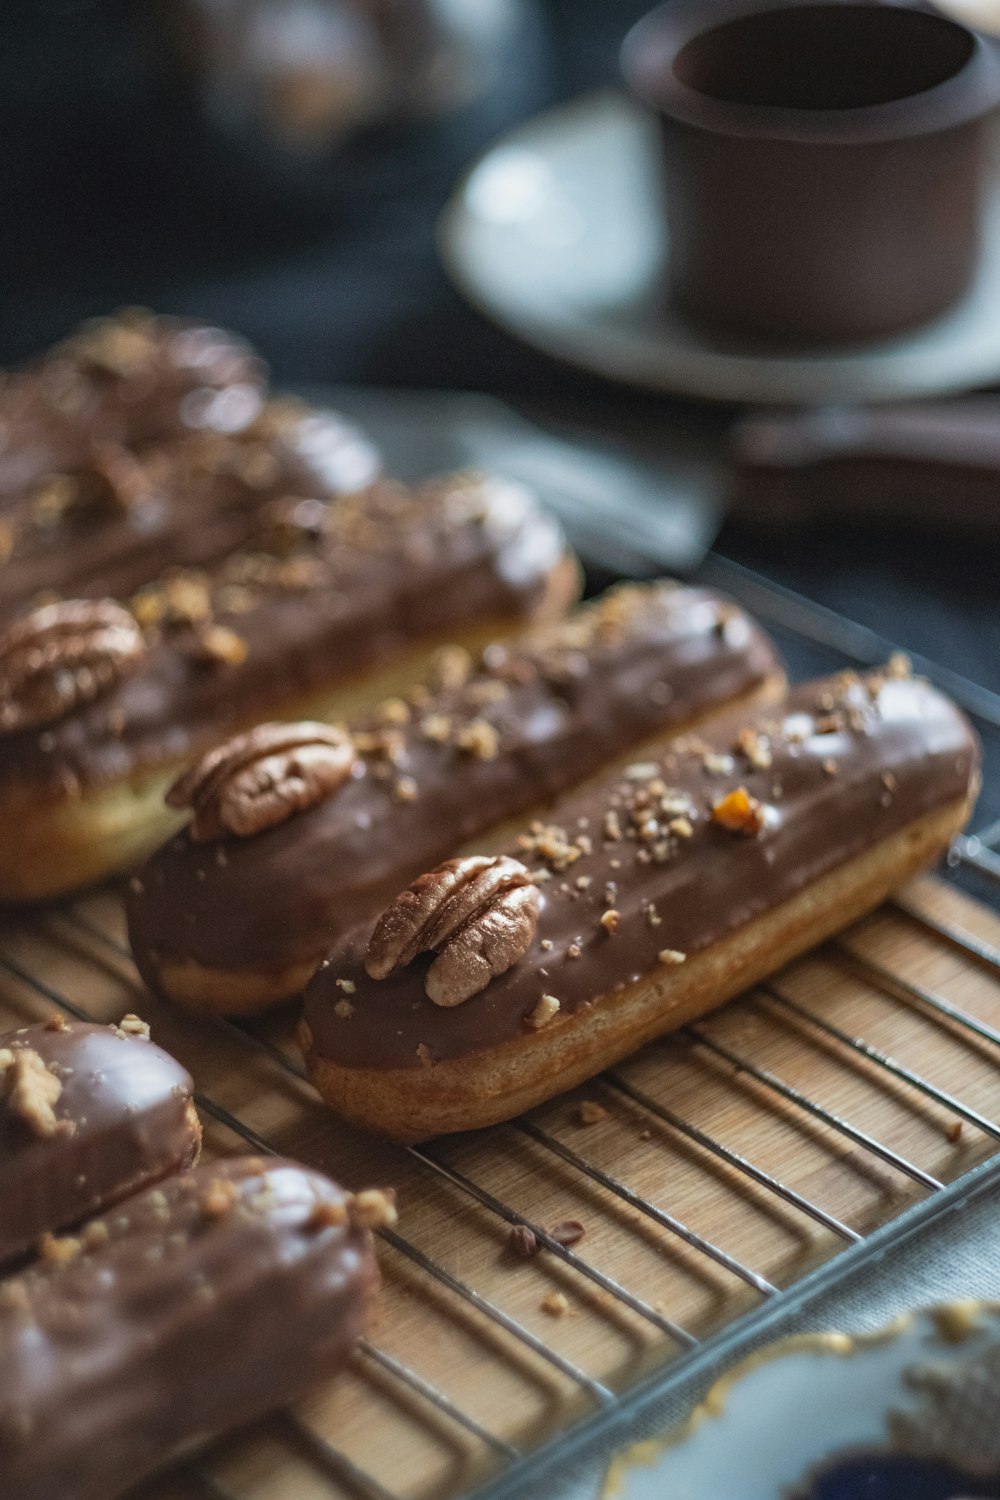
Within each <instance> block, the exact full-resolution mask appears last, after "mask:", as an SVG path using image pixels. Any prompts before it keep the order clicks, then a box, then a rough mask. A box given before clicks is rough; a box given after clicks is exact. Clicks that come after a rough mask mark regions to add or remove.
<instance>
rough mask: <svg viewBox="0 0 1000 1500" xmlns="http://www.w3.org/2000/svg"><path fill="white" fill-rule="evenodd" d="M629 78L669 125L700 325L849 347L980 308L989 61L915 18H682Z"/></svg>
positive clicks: (669, 171) (762, 7)
mask: <svg viewBox="0 0 1000 1500" xmlns="http://www.w3.org/2000/svg"><path fill="white" fill-rule="evenodd" d="M622 64H623V69H624V72H625V76H626V79H627V80H628V83H629V85H630V87H631V89H632V91H633V93H634V94H635V95H637V96H638V98H639V99H641V100H642V101H643V102H644V103H645V104H646V105H647V106H649V107H650V108H652V109H653V110H655V111H656V113H657V114H658V116H659V118H660V121H661V125H662V139H663V153H664V165H665V170H666V191H667V212H668V220H669V225H668V227H669V239H670V254H669V273H668V274H669V286H670V295H671V298H672V301H673V303H674V304H675V306H677V307H678V308H679V309H681V310H682V311H683V312H684V313H685V314H687V315H688V316H689V317H690V318H691V319H693V320H696V321H697V322H698V323H700V324H703V325H706V326H710V327H714V328H716V329H720V330H725V331H727V332H730V333H736V334H738V335H742V336H747V335H749V336H751V337H755V338H760V339H764V340H770V341H774V342H781V343H786V344H787V343H789V342H791V343H812V344H827V345H829V344H843V343H853V342H857V341H864V340H867V339H874V338H878V337H882V336H885V335H889V334H892V333H896V332H901V331H903V330H905V329H908V328H911V327H913V326H915V325H917V324H920V323H923V322H926V321H928V320H930V319H932V318H934V317H936V316H938V315H939V314H941V313H943V312H944V311H945V310H946V309H947V308H948V307H950V306H951V305H952V304H953V303H954V302H955V301H957V300H958V299H959V298H960V297H961V296H962V294H963V293H964V292H965V291H966V290H967V288H968V286H969V284H970V282H971V280H972V278H973V275H974V274H975V269H976V265H977V261H978V256H979V248H980V219H981V213H982V200H983V182H984V177H985V167H986V161H985V157H986V146H987V131H986V122H987V118H988V116H989V115H990V114H991V113H992V112H993V111H994V109H995V108H996V106H997V104H998V102H1000V61H998V54H997V53H996V52H995V51H994V44H993V43H991V42H989V41H986V40H984V39H983V38H981V37H979V36H978V35H976V33H974V32H972V31H970V30H968V29H966V28H965V27H963V26H960V25H958V24H957V23H956V22H954V21H951V20H948V19H946V18H945V17H943V16H940V15H937V14H934V13H932V12H931V11H929V10H921V9H911V8H909V7H904V6H896V5H880V4H858V3H854V0H825V3H823V4H812V3H808V0H767V3H761V0H756V3H753V0H749V3H748V0H670V3H668V4H667V5H664V6H661V7H659V8H658V9H657V10H655V11H653V12H652V13H651V14H650V15H648V16H646V17H645V19H644V20H642V21H640V22H639V23H638V25H636V26H635V27H633V29H632V31H631V32H630V33H629V35H628V37H627V38H626V40H625V45H624V48H623V52H622Z"/></svg>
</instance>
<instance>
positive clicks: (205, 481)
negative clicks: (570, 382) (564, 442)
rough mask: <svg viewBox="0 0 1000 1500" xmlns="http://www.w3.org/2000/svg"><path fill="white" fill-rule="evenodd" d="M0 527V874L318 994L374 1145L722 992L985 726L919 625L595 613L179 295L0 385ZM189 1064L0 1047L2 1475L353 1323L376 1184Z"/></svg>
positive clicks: (160, 958) (455, 1117)
mask: <svg viewBox="0 0 1000 1500" xmlns="http://www.w3.org/2000/svg"><path fill="white" fill-rule="evenodd" d="M0 558H2V565H0V806H2V807H3V809H4V811H5V814H6V818H7V820H8V824H9V825H10V826H12V827H16V830H17V835H16V838H14V837H12V838H10V839H8V840H5V841H3V843H2V844H0V900H4V901H7V902H26V901H38V900H43V899H47V898H51V897H54V896H58V895H62V894H64V893H67V892H70V891H73V890H75V889H78V888H80V887H83V886H85V885H88V884H90V883H92V882H94V881H97V880H100V879H103V878H106V877H108V876H112V875H116V874H126V873H127V874H128V876H129V879H128V883H127V894H126V906H127V916H128V926H129V936H130V941H131V945H132V950H133V953H134V956H135V960H136V963H137V965H138V968H139V970H140V973H141V974H142V977H143V979H144V980H145V982H146V984H147V985H148V987H149V988H150V989H151V990H152V991H153V992H154V993H156V994H157V995H159V996H162V997H166V998H167V999H169V1000H171V1001H174V1002H175V1003H176V1004H178V1005H181V1006H183V1007H185V1008H187V1009H188V1010H190V1011H195V1012H201V1013H203V1014H204V1015H206V1016H209V1017H219V1016H230V1015H232V1016H246V1015H247V1014H250V1013H254V1012H259V1011H261V1010H263V1009H265V1008H266V1007H269V1006H273V1005H277V1004H279V1003H281V1002H289V1001H292V1000H295V999H296V998H299V997H301V998H300V1004H301V1010H302V1018H301V1021H300V1024H299V1037H300V1041H301V1045H302V1049H303V1053H304V1055H305V1059H306V1064H307V1067H308V1071H309V1075H310V1077H311V1079H312V1081H313V1083H314V1084H315V1086H316V1088H317V1090H318V1091H319V1093H320V1094H321V1095H322V1097H323V1098H324V1099H325V1100H326V1101H327V1102H328V1103H329V1104H330V1106H331V1107H332V1108H333V1109H334V1110H335V1111H337V1113H338V1114H340V1115H341V1116H342V1117H343V1118H345V1119H347V1120H349V1121H351V1122H353V1123H354V1124H356V1125H360V1126H362V1127H364V1128H367V1129H369V1130H372V1131H375V1132H377V1133H380V1134H382V1135H385V1136H388V1137H390V1138H392V1139H395V1140H398V1141H404V1142H413V1141H418V1140H422V1139H426V1138H429V1137H433V1136H436V1135H440V1134H443V1133H447V1132H451V1131H463V1130H468V1129H473V1128H478V1127H481V1126H486V1125H490V1124H493V1123H496V1122H499V1121H502V1120H505V1119H508V1118H510V1117H512V1116H514V1115H515V1114H518V1113H520V1112H521V1111H523V1110H524V1109H527V1108H530V1107H531V1106H533V1105H536V1104H538V1103H540V1102H541V1101H543V1100H545V1099H547V1098H549V1097H551V1096H553V1095H554V1094H557V1093H559V1092H560V1091H562V1090H564V1089H567V1088H569V1087H572V1086H574V1085H576V1084H578V1083H580V1082H582V1081H583V1080H585V1079H587V1078H589V1077H591V1076H592V1075H593V1074H595V1073H597V1072H599V1071H600V1070H601V1069H603V1068H604V1067H606V1066H608V1065H609V1064H611V1063H613V1062H615V1061H616V1060H618V1059H619V1058H621V1057H623V1056H624V1055H626V1054H627V1053H629V1052H630V1051H632V1050H634V1049H635V1048H636V1047H638V1046H640V1045H641V1044H642V1043H644V1042H645V1041H647V1040H649V1039H651V1038H653V1037H655V1036H658V1035H660V1034H662V1033H663V1032H666V1031H669V1030H670V1029H671V1028H673V1027H676V1026H678V1025H680V1024H682V1023H683V1022H685V1021H688V1020H690V1019H692V1018H693V1017H696V1016H698V1015H701V1014H703V1013H705V1012H707V1011H709V1010H711V1009H712V1008H714V1007H716V1006H718V1005H720V1004H722V1003H723V1002H724V1001H725V1000H727V999H729V998H730V997H731V996H733V995H734V994H735V993H737V992H738V991H739V990H741V989H744V988H745V987H747V986H748V985H749V984H752V983H753V982H754V981H755V980H757V979H759V978H760V977H762V976H763V975H765V974H766V973H768V972H770V971H771V970H773V969H775V968H776V967H778V966H780V965H781V964H783V963H785V962H786V961H787V960H789V959H790V958H792V957H793V956H795V955H796V954H798V953H801V952H803V951H804V950H806V949H807V948H809V947H810V946H812V945H813V944H815V943H816V942H818V941H821V940H822V939H824V938H825V937H827V936H828V935H829V934H831V933H832V932H834V931H835V930H836V929H838V928H840V927H843V926H844V925H846V924H847V923H849V922H851V921H853V920H854V919H855V918H857V917H858V916H860V915H861V914H863V913H864V912H866V911H868V910H870V909H872V908H873V907H874V906H876V905H877V904H878V903H879V902H880V901H881V900H882V899H883V898H884V897H885V896H886V895H887V894H888V893H889V892H890V891H892V890H893V888H894V887H896V886H897V885H899V884H900V883H901V882H903V881H905V880H906V879H907V878H908V877H910V876H911V875H912V874H914V873H915V872H917V871H919V870H921V869H924V868H926V867H927V866H929V865H930V864H931V863H932V862H933V861H934V860H935V859H936V858H937V857H938V856H939V855H940V854H941V853H942V851H943V850H944V849H945V848H946V847H947V845H948V843H949V841H950V840H951V839H952V838H953V837H954V836H955V834H956V833H957V832H958V831H959V829H960V828H961V827H962V826H963V824H964V822H965V820H966V818H967V816H968V814H969V812H970V809H971V806H972V802H973V800H974V797H975V794H976V789H977V784H978V759H979V757H978V747H977V744H976V741H975V737H974V735H973V733H972V730H971V729H970V727H969V725H968V723H967V722H966V720H965V719H964V718H963V716H962V715H961V713H960V712H959V711H958V710H957V709H956V708H955V707H954V706H953V705H952V704H951V703H950V702H949V701H948V700H947V699H946V698H945V697H943V695H942V694H940V693H939V692H938V691H937V690H936V689H935V688H933V687H932V686H931V685H930V684H928V683H927V682H925V681H922V680H920V679H918V678H914V677H913V676H911V674H910V672H909V668H908V665H907V663H906V662H905V661H903V660H893V661H891V662H889V663H887V664H886V665H885V666H884V667H883V668H882V669H880V670H878V671H873V672H868V673H865V674H861V675H859V674H855V673H853V672H841V673H838V674H837V675H835V676H833V677H830V678H826V679H823V680H821V681H817V682H812V683H809V684H806V685H803V686H796V687H789V685H788V684H787V682H786V679H785V674H784V671H783V669H782V666H781V663H780V661H779V658H778V656H777V654H776V652H775V650H774V648H773V646H772V645H771V643H770V642H769V641H768V639H767V638H766V636H765V635H764V634H763V632H762V631H761V630H760V629H759V627H758V626H757V625H756V624H755V623H754V622H753V621H752V620H751V619H750V618H748V617H747V615H745V614H744V613H743V611H742V610H741V609H739V608H738V607H737V606H736V605H735V604H733V603H732V602H730V601H728V600H726V599H724V598H721V597H719V596H717V595H715V594H713V593H710V592H708V591H706V590H704V589H701V588H696V587H688V586H685V585H682V584H678V583H674V582H670V581H659V582H652V583H641V584H638V583H637V584H623V585H619V586H617V587H615V588H613V589H611V590H609V591H608V592H607V593H606V594H605V595H603V596H602V597H599V598H597V599H592V600H589V601H587V602H585V603H579V602H577V600H578V596H579V592H580V573H579V569H578V566H577V564H576V562H575V560H574V558H573V556H572V554H571V553H570V551H569V550H568V548H567V546H566V543H565V541H564V538H563V537H562V534H561V532H560V529H559V527H558V525H557V524H556V523H555V522H554V521H553V520H552V518H551V517H549V516H548V515H547V514H546V513H545V511H544V509H542V508H541V507H540V506H539V504H538V503H537V501H536V499H535V497H534V496H533V495H532V494H531V493H529V492H528V491H527V490H526V489H525V488H524V487H523V486H520V485H518V484H515V483H513V482H510V481H507V480H504V479H502V478H498V477H495V476H483V475H479V474H467V473H463V474H458V475H450V476H446V477H443V478H438V479H434V480H432V481H429V482H427V483H425V484H423V485H421V486H419V487H417V488H411V487H408V486H406V485H403V484H401V483H400V482H398V481H397V480H395V479H393V478H391V477H389V476H387V475H386V474H385V473H384V472H383V471H382V468H381V464H380V460H379V456H378V454H377V452H376V451H375V449H374V447H373V446H372V445H371V443H370V442H369V441H368V440H367V438H366V437H365V436H364V434H363V433H362V432H360V431H359V430H358V429H357V428H356V427H354V426H353V425H352V424H351V423H349V422H347V421H345V420H344V419H343V418H342V417H340V416H338V415H337V414H335V413H332V412H329V411H321V410H316V409H313V408H310V407H308V406H306V405H304V404H303V403H301V402H295V401H289V400H282V399H276V398H274V397H273V396H272V395H271V393H270V391H269V388H268V383H267V375H266V370H265V368H264V366H263V364H262V362H261V361H260V359H259V358H258V357H257V356H256V354H255V353H254V352H253V351H252V350H251V349H250V348H249V347H248V346H247V345H246V344H245V343H244V342H242V341H241V340H240V339H238V338H236V337H234V336H233V335H230V334H228V333H225V332H222V331H220V330H218V329H214V328H206V327H201V326H198V325H197V324H194V323H189V322H184V321H181V320H177V319H170V318H161V317H154V316H153V315H151V314H148V313H144V312H139V311H128V312H125V313H120V314H118V315H116V316H115V317H113V318H107V319H100V320H95V321H94V322H92V323H90V324H87V325H84V327H82V328H81V329H80V330H79V331H78V332H77V333H76V334H74V335H73V336H71V337H70V338H68V339H67V340H66V341H65V342H63V343H62V344H60V345H58V346H57V347H56V348H55V349H53V350H52V351H51V352H50V353H49V354H48V355H46V356H45V357H44V358H43V359H41V360H39V361H38V362H36V363H35V364H33V365H31V366H28V367H26V368H25V369H23V370H20V371H17V372H15V373H13V374H11V375H9V376H8V377H7V378H6V381H5V383H4V384H3V385H0ZM192 1097H193V1096H192V1085H191V1080H190V1078H189V1077H188V1075H187V1074H186V1073H185V1072H184V1070H183V1069H182V1068H180V1066H179V1065H178V1064H177V1063H175V1062H173V1060H172V1059H170V1058H168V1057H167V1056H166V1054H164V1053H162V1052H160V1051H159V1049H158V1048H156V1047H155V1045H154V1044H153V1043H152V1042H151V1041H150V1040H149V1037H148V1032H147V1030H146V1028H145V1027H143V1025H142V1023H140V1022H138V1021H136V1020H135V1018H131V1017H130V1018H126V1020H125V1021H123V1022H122V1024H121V1025H120V1026H118V1027H97V1026H87V1025H84V1024H82V1023H79V1022H68V1021H62V1020H58V1019H56V1018H53V1019H52V1020H50V1021H49V1022H47V1023H42V1024H40V1025H37V1026H31V1027H27V1028H22V1029H21V1030H20V1031H17V1032H15V1033H11V1034H10V1035H9V1036H7V1037H6V1038H3V1037H0V1173H6V1175H7V1183H8V1189H9V1190H8V1192H7V1193H6V1195H5V1202H6V1203H7V1205H8V1214H7V1216H6V1218H5V1222H4V1226H3V1228H2V1229H0V1255H2V1256H3V1261H2V1263H0V1264H2V1266H3V1270H4V1273H5V1274H4V1275H3V1277H2V1279H0V1490H2V1491H3V1493H5V1494H6V1493H8V1492H9V1493H11V1494H14V1493H16V1494H17V1495H18V1496H19V1497H23V1500H35V1497H38V1500H42V1497H46V1496H51V1495H54V1494H60V1495H66V1496H72V1497H73V1500H98V1497H103V1500H108V1497H110V1496H114V1495H117V1494H119V1493H121V1492H122V1491H123V1490H124V1489H126V1488H127V1487H128V1486H129V1485H130V1484H132V1483H134V1482H135V1481H136V1480H137V1479H138V1478H141V1477H142V1476H143V1475H144V1474H145V1473H146V1472H148V1471H149V1470H150V1469H151V1468H152V1467H154V1466H155V1465H157V1464H158V1463H160V1462H162V1461H163V1460H164V1459H166V1458H168V1457H169V1456H170V1455H171V1454H173V1453H176V1452H178V1451H181V1450H183V1449H185V1448H187V1447H189V1446H190V1444H191V1443H192V1441H194V1440H195V1439H201V1438H204V1437H205V1436H208V1435H211V1434H212V1433H215V1432H219V1431H222V1430H224V1429H226V1428H228V1427H230V1426H232V1425H234V1424H237V1423H242V1422H245V1421H247V1420H249V1419H250V1418H252V1417H253V1416H254V1415H255V1414H257V1413H259V1412H260V1411H263V1410H265V1409H266V1408H268V1407H269V1406H272V1405H274V1404H275V1403H276V1402H281V1401H284V1400H287V1399H289V1398H290V1397H291V1396H292V1395H294V1394H295V1393H296V1392H297V1391H298V1390H300V1389H301V1388H302V1387H303V1386H304V1385H306V1384H308V1382H309V1381H310V1380H313V1379H315V1378H317V1377H318V1376H320V1375H323V1374H328V1373H330V1372H331V1371H332V1370H333V1369H335V1368H336V1367H337V1366H338V1365H339V1364H341V1363H342V1362H343V1360H344V1359H345V1357H346V1356H347V1354H348V1352H349V1350H350V1347H351V1345H352V1343H353V1341H354V1339H355V1338H356V1336H357V1334H358V1333H359V1331H360V1330H361V1328H362V1326H363V1324H364V1319H365V1315H366V1309H367V1306H368V1304H369V1302H370V1300H371V1297H372V1294H373V1291H374V1288H375V1286H376V1284H377V1275H376V1271H375V1266H374V1259H373V1253H372V1247H371V1234H372V1231H373V1230H377V1229H378V1228H381V1227H384V1226H386V1225H388V1224H389V1223H391V1222H392V1220H393V1217H394V1214H395V1210H394V1208H393V1204H392V1200H391V1194H388V1193H386V1192H383V1191H381V1190H377V1189H363V1190H361V1191H359V1192H357V1193H353V1194H352V1193H347V1192H344V1191H342V1190H341V1189H340V1188H337V1187H336V1186H334V1185H333V1184H332V1183H330V1182H329V1181H328V1180H327V1179H325V1178H324V1177H322V1176H320V1175H319V1174H317V1173H315V1172H313V1171H310V1170H308V1169H307V1168H305V1167H302V1166H298V1165H296V1164H294V1163H291V1162H287V1161H278V1160H274V1159H268V1160H266V1161H261V1160H258V1159H254V1158H240V1159H225V1160H222V1161H220V1162H216V1163H214V1164H209V1165H207V1166H202V1167H196V1166H194V1160H195V1157H196V1156H197V1153H198V1148H199V1131H198V1125H197V1116H196V1114H195V1112H194V1108H193V1104H192ZM89 1345H92V1346H93V1347H92V1355H93V1357H92V1358H91V1357H89V1356H88V1358H86V1359H81V1358H80V1357H79V1351H80V1349H81V1347H85V1346H89ZM235 1347H238V1349H239V1357H238V1359H236V1358H232V1357H230V1354H231V1351H232V1350H233V1348H235ZM216 1350H218V1357H217V1358H214V1357H213V1355H214V1353H215V1351H216ZM220 1371H224V1374H223V1375H222V1376H221V1377H220Z"/></svg>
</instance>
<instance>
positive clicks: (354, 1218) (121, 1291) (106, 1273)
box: [0, 1157, 395, 1500]
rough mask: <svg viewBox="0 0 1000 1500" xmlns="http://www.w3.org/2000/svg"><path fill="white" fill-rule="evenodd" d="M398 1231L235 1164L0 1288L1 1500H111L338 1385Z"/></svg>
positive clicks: (320, 1191) (286, 1179)
mask: <svg viewBox="0 0 1000 1500" xmlns="http://www.w3.org/2000/svg"><path fill="white" fill-rule="evenodd" d="M394 1218H395V1213H394V1210H393V1207H392V1203H391V1200H390V1199H389V1198H387V1197H386V1195H385V1194H383V1193H380V1192H378V1191H367V1192H361V1193H357V1194H348V1193H345V1192H343V1191H342V1190H341V1189H340V1188H338V1187H336V1186H335V1185H334V1184H333V1183H332V1182H330V1181H329V1180H328V1179H327V1178H325V1177H323V1176H321V1175H320V1174H319V1173H318V1172H312V1171H309V1170H308V1169H307V1168H305V1167H300V1166H298V1165H296V1163H294V1162H290V1161H282V1160H279V1159H269V1160H268V1161H266V1162H264V1161H261V1160H259V1159H257V1158H253V1157H241V1158H235V1159H232V1160H226V1161H221V1162H215V1163H212V1164H211V1165H207V1166H203V1167H199V1168H198V1169H196V1170H195V1171H192V1172H186V1173H183V1174H182V1175H180V1176H178V1177H174V1178H172V1179H170V1180H169V1181H167V1182H164V1183H162V1184H161V1185H160V1186H159V1187H156V1188H152V1189H149V1190H147V1191H146V1192H143V1193H140V1194H137V1195H136V1196H135V1197H134V1198H130V1199H128V1200H127V1201H126V1202H125V1203H123V1204H121V1205H120V1206H119V1207H118V1208H116V1209H115V1210H114V1212H113V1213H111V1214H109V1215H107V1216H106V1217H105V1218H101V1219H94V1220H91V1222H90V1223H88V1224H86V1225H85V1226H84V1227H83V1229H82V1230H80V1232H79V1233H78V1234H77V1235H74V1236H70V1237H68V1238H64V1239H58V1240H57V1239H53V1240H50V1241H49V1242H48V1243H47V1244H46V1247H45V1253H44V1255H43V1256H42V1257H41V1259H40V1260H39V1262H38V1263H37V1264H36V1265H34V1266H32V1267H30V1268H29V1269H28V1270H27V1271H25V1272H24V1273H22V1274H21V1275H20V1276H18V1277H17V1278H15V1279H12V1280H7V1281H2V1282H0V1494H3V1495H4V1496H7V1497H10V1500H14V1497H15V1496H16V1497H17V1500H57V1497H58V1500H115V1497H116V1496H118V1495H120V1494H122V1493H123V1492H124V1491H125V1490H127V1489H130V1487H131V1486H132V1485H134V1484H136V1483H137V1482H138V1481H139V1480H140V1479H142V1478H143V1477H144V1476H146V1475H147V1474H149V1473H150V1472H151V1471H152V1470H153V1469H155V1468H157V1467H159V1465H160V1464H163V1463H166V1462H167V1461H168V1460H169V1459H170V1458H173V1457H175V1456H176V1455H178V1454H180V1453H182V1452H185V1451H188V1450H190V1449H191V1447H192V1446H194V1445H196V1444H200V1443H203V1442H205V1441H207V1440H208V1439H209V1438H211V1437H214V1436H216V1435H218V1434H219V1433H222V1432H226V1431H228V1430H229V1429H230V1428H233V1427H238V1426H241V1425H243V1424H245V1423H247V1422H250V1421H252V1420H253V1419H254V1418H256V1417H260V1416H262V1415H263V1414H264V1413H265V1412H266V1411H267V1410H269V1409H270V1408H271V1407H273V1406H278V1405H281V1404H282V1403H285V1402H287V1401H289V1400H291V1399H292V1398H293V1397H296V1396H298V1395H300V1394H301V1393H302V1392H303V1391H304V1390H306V1389H307V1388H308V1387H309V1386H310V1385H312V1384H314V1383H315V1382H316V1381H317V1380H320V1379H322V1378H324V1377H327V1376H330V1375H332V1374H334V1373H335V1372H336V1371H337V1370H338V1369H339V1368H340V1366H341V1365H343V1363H344V1361H345V1360H346V1359H347V1357H348V1355H349V1354H350V1351H351V1349H352V1347H353V1345H354V1342H355V1340H356V1339H357V1337H358V1335H359V1334H360V1333H361V1331H362V1329H363V1327H364V1324H365V1321H366V1317H367V1313H368V1309H369V1305H370V1302H371V1299H372V1297H373V1295H374V1292H375V1291H376V1289H377V1286H378V1271H377V1268H376V1264H375V1256H374V1251H373V1247H372V1237H371V1230H372V1229H374V1228H378V1227H380V1226H382V1225H385V1224H388V1223H392V1222H393V1221H394Z"/></svg>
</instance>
